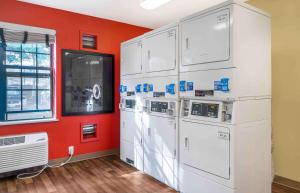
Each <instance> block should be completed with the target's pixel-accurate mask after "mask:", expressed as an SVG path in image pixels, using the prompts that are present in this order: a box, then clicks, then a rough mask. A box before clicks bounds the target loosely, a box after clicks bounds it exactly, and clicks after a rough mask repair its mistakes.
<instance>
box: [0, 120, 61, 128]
mask: <svg viewBox="0 0 300 193" xmlns="http://www.w3.org/2000/svg"><path fill="white" fill-rule="evenodd" d="M57 121H59V120H58V119H57V118H50V119H37V120H22V121H7V122H0V127H1V126H6V125H23V124H31V123H47V122H57Z"/></svg>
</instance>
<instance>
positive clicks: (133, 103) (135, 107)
mask: <svg viewBox="0 0 300 193" xmlns="http://www.w3.org/2000/svg"><path fill="white" fill-rule="evenodd" d="M142 85H143V82H142V80H141V79H122V80H121V85H120V95H121V101H120V118H121V119H120V120H121V122H120V129H121V132H120V147H121V150H120V157H121V159H122V160H123V161H125V162H126V163H128V164H130V165H132V166H134V167H136V168H137V169H139V170H143V156H144V155H143V154H144V153H143V151H144V150H143V133H142V132H143V130H142V115H143V112H142V110H143V106H144V105H143V98H142V96H143V92H142Z"/></svg>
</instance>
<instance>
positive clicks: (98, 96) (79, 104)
mask: <svg viewBox="0 0 300 193" xmlns="http://www.w3.org/2000/svg"><path fill="white" fill-rule="evenodd" d="M62 56H63V58H62V62H63V81H62V82H63V102H62V105H63V106H62V107H63V108H62V111H63V112H62V113H63V115H65V116H67V115H82V114H98V113H111V112H113V110H114V104H113V101H114V100H113V98H114V92H113V91H114V89H113V82H114V70H113V69H114V68H113V66H114V56H113V55H110V54H100V53H94V52H86V51H74V50H63V51H62Z"/></svg>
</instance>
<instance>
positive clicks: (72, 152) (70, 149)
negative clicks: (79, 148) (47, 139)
mask: <svg viewBox="0 0 300 193" xmlns="http://www.w3.org/2000/svg"><path fill="white" fill-rule="evenodd" d="M73 154H74V146H69V155H73Z"/></svg>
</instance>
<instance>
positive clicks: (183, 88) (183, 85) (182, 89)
mask: <svg viewBox="0 0 300 193" xmlns="http://www.w3.org/2000/svg"><path fill="white" fill-rule="evenodd" d="M179 91H180V92H185V91H186V81H185V80H181V81H180V82H179Z"/></svg>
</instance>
